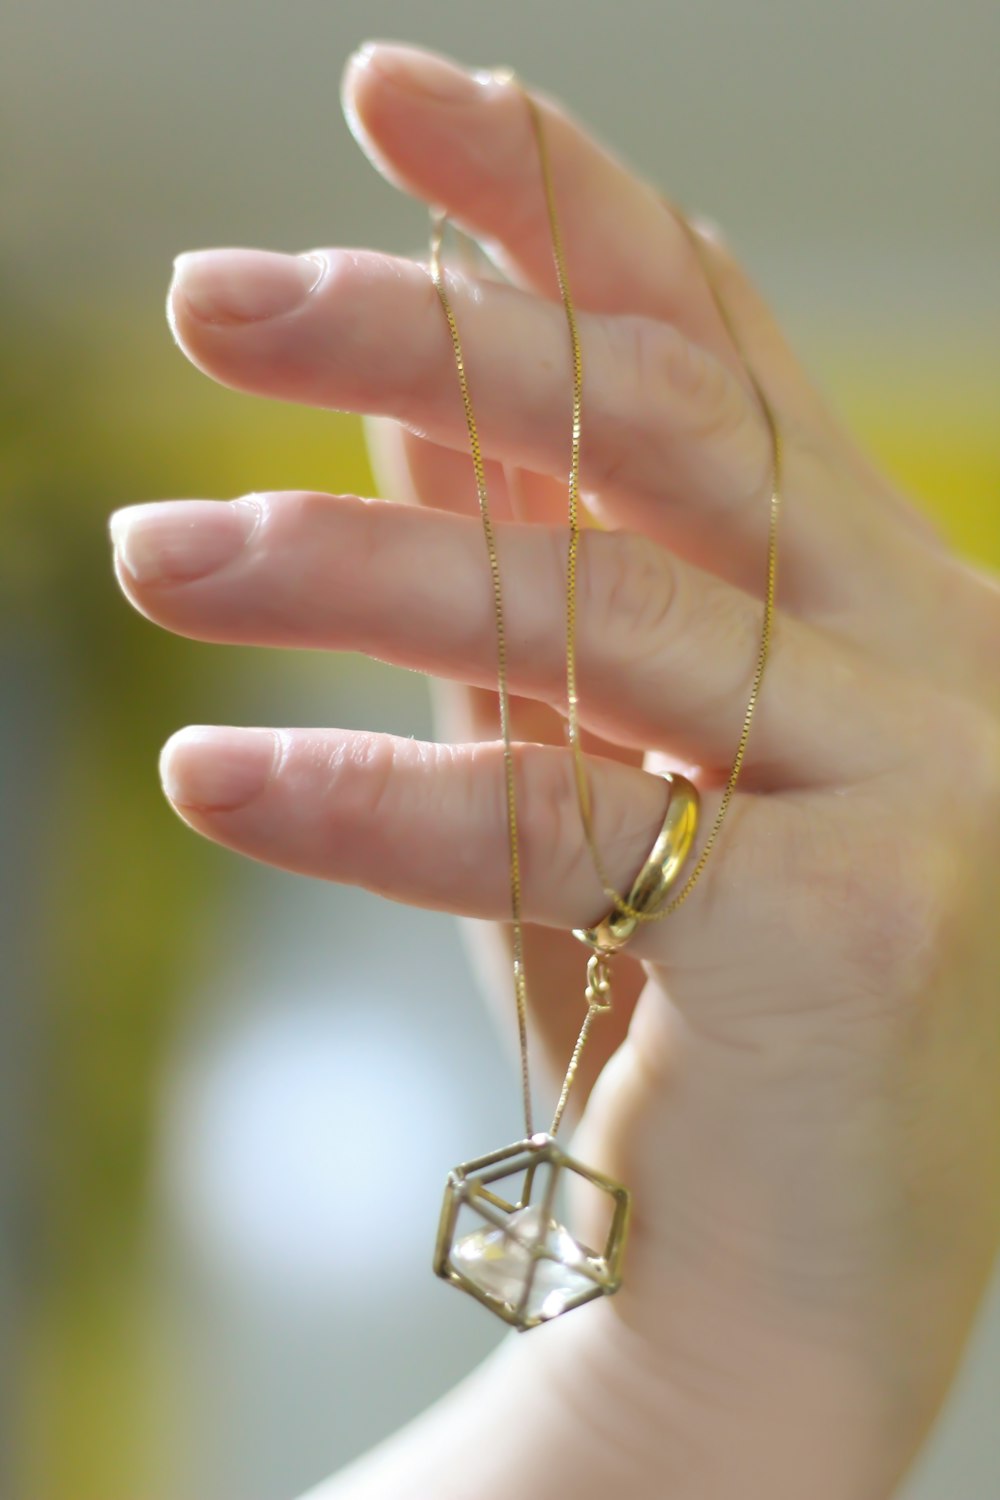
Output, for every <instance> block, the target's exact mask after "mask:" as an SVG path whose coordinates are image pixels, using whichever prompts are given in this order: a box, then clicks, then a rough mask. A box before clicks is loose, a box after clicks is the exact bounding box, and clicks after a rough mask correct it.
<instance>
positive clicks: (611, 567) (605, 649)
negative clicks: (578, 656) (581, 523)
mask: <svg viewBox="0 0 1000 1500" xmlns="http://www.w3.org/2000/svg"><path fill="white" fill-rule="evenodd" d="M577 598H578V609H579V619H580V622H581V626H582V630H581V645H582V646H583V649H584V652H585V654H586V658H587V660H588V661H589V662H591V663H592V664H594V665H597V666H605V665H620V664H621V663H622V662H623V661H628V662H630V663H635V662H642V661H644V660H648V659H649V658H650V657H652V656H657V655H658V654H659V652H660V651H661V649H662V646H663V642H664V640H665V639H666V638H667V637H669V636H670V635H671V634H672V631H671V621H672V616H673V612H674V608H675V604H676V601H677V599H678V575H677V571H676V568H675V566H674V563H673V560H672V558H671V557H670V555H669V554H668V553H666V552H664V551H663V550H662V549H661V548H659V547H657V546H655V545H654V544H653V543H652V542H649V541H647V539H646V538H645V537H642V536H639V535H637V534H636V533H634V532H628V531H614V532H609V531H605V532H602V531H593V530H592V531H586V532H584V534H583V537H582V538H581V547H580V558H579V576H578V583H577Z"/></svg>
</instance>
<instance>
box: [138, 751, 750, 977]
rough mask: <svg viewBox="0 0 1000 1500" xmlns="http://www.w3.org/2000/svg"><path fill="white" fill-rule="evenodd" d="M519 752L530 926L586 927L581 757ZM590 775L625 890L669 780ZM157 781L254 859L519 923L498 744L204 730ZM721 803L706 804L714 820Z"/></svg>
mask: <svg viewBox="0 0 1000 1500" xmlns="http://www.w3.org/2000/svg"><path fill="white" fill-rule="evenodd" d="M514 749H515V782H516V792H517V815H518V832H519V841H520V855H521V878H522V893H523V915H524V919H525V920H526V921H529V922H532V923H535V924H541V925H544V926H550V927H558V928H561V929H564V930H565V929H566V928H568V927H579V926H586V925H588V924H589V923H591V922H594V921H596V920H598V919H599V918H600V917H601V916H602V915H603V914H604V913H605V912H606V910H607V906H608V902H607V899H606V897H605V895H604V893H603V891H602V888H601V884H600V881H599V880H598V878H597V876H596V874H595V872H594V869H593V867H592V864H591V859H590V854H589V851H588V850H587V846H586V844H585V842H584V839H583V835H582V831H581V826H580V820H579V812H578V806H577V798H576V788H575V782H574V777H573V769H572V762H571V760H570V757H569V756H568V754H567V753H566V752H565V751H564V750H558V749H556V748H554V747H551V746H545V745H517V746H515V747H514ZM588 769H589V774H590V783H591V788H592V792H593V801H594V832H595V837H596V839H597V841H598V845H599V847H600V849H601V852H602V855H603V857H604V859H605V861H606V864H607V868H608V871H609V874H610V876H611V878H612V880H614V881H616V882H617V883H619V884H620V885H622V886H624V887H625V888H626V889H627V888H628V887H629V885H630V883H631V881H632V880H633V879H634V877H635V875H636V874H637V872H638V870H639V868H640V867H641V865H642V863H643V861H644V860H645V858H646V856H647V854H648V852H649V849H650V847H651V845H652V843H653V840H654V838H655V836H656V833H657V831H658V829H659V827H660V825H661V824H662V822H663V818H664V814H665V811H666V806H667V801H668V793H667V788H666V785H665V783H664V782H663V780H662V778H660V777H658V776H653V775H650V774H649V773H648V772H645V771H639V770H634V769H633V768H631V767H629V766H623V765H619V764H616V763H615V762H610V761H599V760H591V761H590V762H589V763H588ZM161 772H162V777H163V784H164V789H165V791H166V794H167V797H168V798H169V800H170V801H171V802H172V804H173V805H174V807H175V809H176V810H177V811H178V813H179V814H180V815H181V816H182V817H183V818H184V820H185V822H187V823H189V824H190V825H191V827H193V828H195V829H196V830H197V831H198V832H200V833H203V834H204V835H205V836H206V837H208V838H211V839H214V840H215V841H216V842H217V843H220V844H224V845H226V846H227V847H229V848H231V849H236V850H238V851H239V852H241V853H243V854H247V855H250V856H251V857H252V858H255V859H259V860H263V861H265V862H267V863H268V864H272V865H277V866H279V867H280V868H283V869H287V870H292V871H295V872H297V873H299V874H303V875H311V876H316V877H319V878H322V879H326V880H333V881H336V882H338V883H341V884H348V885H353V886H360V887H362V888H364V889H367V890H371V891H375V892H377V893H378V894H380V895H382V896H386V897H389V898H390V899H392V900H396V901H404V902H407V903H410V904H413V905H419V906H423V907H428V908H433V909H437V910H447V911H450V912H454V913H456V914H458V915H462V916H470V917H479V918H488V919H490V920H494V921H496V920H499V921H502V920H504V919H506V918H509V916H510V872H509V866H508V846H507V840H508V824H507V810H506V800H505V782H504V772H503V758H502V746H500V745H499V744H497V743H493V744H478V745H440V744H427V743H420V742H418V741H415V740H412V739H404V738H397V737H395V736H392V735H381V734H371V733H368V732H363V731H349V730H334V729H286V730H281V731H276V730H270V729H233V728H215V727H196V728H191V729H185V730H182V731H180V733H179V734H177V735H175V736H174V737H173V738H172V739H171V740H169V741H168V742H167V745H166V746H165V748H164V751H163V756H162V760H161ZM752 800H753V799H752V798H750V797H749V796H748V795H747V796H745V797H744V801H752ZM716 803H717V797H716V795H715V794H710V795H709V797H708V798H707V799H706V811H705V813H704V817H705V819H707V817H708V816H709V815H710V810H711V808H712V806H713V805H714V804H716ZM735 821H736V820H735V819H734V822H735ZM707 826H708V824H707V821H706V822H705V827H706V829H707ZM681 878H683V875H682V876H681ZM696 909H697V908H696V906H695V905H694V897H692V903H691V911H692V913H694V912H695V911H696ZM685 910H687V908H685ZM679 915H680V914H678V916H679ZM671 925H672V926H673V927H674V928H675V929H677V928H679V925H680V924H679V922H674V923H672V924H671ZM657 926H658V924H647V925H646V926H645V927H644V928H643V929H642V932H641V934H640V936H639V937H638V938H637V939H636V940H635V942H634V944H633V945H632V951H633V952H634V954H635V955H636V956H638V957H646V958H654V957H655V955H656V954H657V953H659V952H660V951H661V950H662V946H663V945H662V941H661V939H660V938H659V937H658V935H657ZM674 938H675V941H676V932H675V934H674Z"/></svg>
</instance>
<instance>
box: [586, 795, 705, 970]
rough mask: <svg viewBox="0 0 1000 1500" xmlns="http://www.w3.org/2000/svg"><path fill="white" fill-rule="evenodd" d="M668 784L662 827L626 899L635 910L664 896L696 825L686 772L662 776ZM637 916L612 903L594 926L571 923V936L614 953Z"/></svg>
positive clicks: (646, 908) (687, 851)
mask: <svg viewBox="0 0 1000 1500" xmlns="http://www.w3.org/2000/svg"><path fill="white" fill-rule="evenodd" d="M663 779H664V780H665V781H666V782H668V783H669V785H670V801H669V802H668V803H667V815H666V817H665V818H664V820H663V827H662V828H661V829H660V831H659V833H658V834H657V836H656V842H655V844H654V845H653V847H652V849H650V851H649V854H648V856H647V858H646V862H645V864H644V865H643V867H642V869H641V870H640V871H639V873H638V875H637V876H636V877H635V880H634V881H633V882H632V888H631V890H630V891H629V893H628V895H627V897H626V898H625V899H626V904H627V905H628V906H630V907H631V908H632V910H633V911H636V912H654V911H656V909H657V907H659V906H662V904H663V901H664V898H665V897H666V894H667V892H668V891H669V889H670V887H671V886H672V885H673V883H674V881H675V880H676V879H677V876H678V874H679V872H680V869H681V866H682V865H683V864H684V861H685V860H686V859H687V857H688V855H689V854H690V852H691V845H692V844H693V843H694V836H695V833H696V831H697V828H698V804H699V797H698V789H697V787H696V786H694V785H692V783H691V782H690V781H688V779H687V777H686V776H681V775H679V774H678V773H677V772H676V771H674V772H669V773H667V774H665V775H664V778H663ZM640 920H641V919H640V918H639V917H635V916H629V915H628V913H627V912H624V911H622V909H621V907H620V906H613V907H612V908H611V910H610V911H609V912H608V915H607V916H606V917H603V918H602V919H601V921H600V922H598V923H597V924H596V926H594V927H574V928H573V936H574V937H578V938H579V939H580V941H581V943H587V944H588V946H589V947H591V948H595V949H597V950H598V951H599V952H601V953H615V952H617V950H618V949H619V948H624V946H625V944H626V943H627V942H628V940H629V938H630V937H631V936H632V934H633V933H634V932H635V930H636V928H637V927H638V926H639V924H640Z"/></svg>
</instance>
